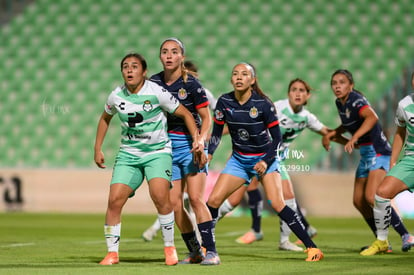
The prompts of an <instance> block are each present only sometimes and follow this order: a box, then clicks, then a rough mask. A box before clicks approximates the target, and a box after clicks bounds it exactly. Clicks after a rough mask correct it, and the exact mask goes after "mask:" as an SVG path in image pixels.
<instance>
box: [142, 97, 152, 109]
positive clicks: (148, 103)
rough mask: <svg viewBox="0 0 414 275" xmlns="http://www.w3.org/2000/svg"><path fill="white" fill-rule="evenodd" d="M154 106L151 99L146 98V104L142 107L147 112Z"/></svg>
mask: <svg viewBox="0 0 414 275" xmlns="http://www.w3.org/2000/svg"><path fill="white" fill-rule="evenodd" d="M152 108H153V107H152V104H151V101H149V100H145V101H144V105H142V109H144V111H145V112H149V111H151V110H152Z"/></svg>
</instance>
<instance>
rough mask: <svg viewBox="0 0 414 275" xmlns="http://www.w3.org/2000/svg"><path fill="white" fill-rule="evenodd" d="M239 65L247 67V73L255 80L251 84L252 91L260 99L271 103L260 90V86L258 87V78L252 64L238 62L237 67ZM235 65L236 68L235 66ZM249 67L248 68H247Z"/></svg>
mask: <svg viewBox="0 0 414 275" xmlns="http://www.w3.org/2000/svg"><path fill="white" fill-rule="evenodd" d="M239 64H243V65H245V66H246V67H248V69H249V71H250V72H251V74H252V76H253V77H254V78H256V81H255V82H254V83H253V84H252V86H251V87H252V90H254V91H256V93H258V94H259V95H260V96H261V97H263V98H265V99H267V100H269V101H270V102H272V101H271V100H270V98H269V97H268V96H267V95H266V94H265V93H264V92H263V90H262V89H261V88H260V86H259V80H258V78H257V73H256V68H255V67H254V66H253V65H252V64H250V63H247V62H240V63H238V64H237V65H239ZM237 65H236V66H237ZM249 67H250V68H249Z"/></svg>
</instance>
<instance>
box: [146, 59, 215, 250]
mask: <svg viewBox="0 0 414 275" xmlns="http://www.w3.org/2000/svg"><path fill="white" fill-rule="evenodd" d="M184 67H185V69H186V70H187V71H188V73H189V74H192V75H193V76H195V77H196V78H197V79H199V73H198V67H197V65H196V64H195V63H194V62H193V61H190V60H185V61H184ZM204 91H205V93H206V96H207V99H208V102H209V105H208V106H209V109H210V111H214V109H215V108H216V103H217V99H216V98H215V97H214V95H213V94H212V93H211V92H210V91H209V90H208V89H206V88H205V87H204ZM183 198H184V205H185V207H186V209H187V211H188V212H189V214H190V218H191V222H192V223H193V226H195V227H196V226H197V222H196V221H195V214H194V211H193V210H192V209H191V206H190V205H189V202H188V193H187V189H184V195H183ZM159 230H161V225H160V222H159V220H158V218H157V219H156V220H155V221H154V223H153V224H152V225H151V226H150V227H148V228H147V229H146V230H145V231H144V233H142V238H143V239H144V240H145V241H146V242H150V241H152V239H153V238H154V237H155V236H156V235H157V232H158V231H159ZM196 233H197V239H198V240H199V241H200V240H201V236H199V234H200V233H199V232H198V230H197V229H196Z"/></svg>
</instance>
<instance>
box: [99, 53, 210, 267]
mask: <svg viewBox="0 0 414 275" xmlns="http://www.w3.org/2000/svg"><path fill="white" fill-rule="evenodd" d="M121 72H122V77H123V79H124V85H122V86H120V87H117V88H116V89H115V90H114V91H112V93H111V94H110V95H109V97H108V100H107V102H106V104H105V110H104V112H103V113H102V115H101V118H100V119H99V123H98V129H97V133H96V140H95V163H96V165H98V167H100V168H105V164H104V163H105V158H104V154H103V152H102V144H103V142H104V139H105V136H106V133H107V130H108V127H109V124H110V122H111V120H112V117H113V116H114V115H115V114H118V116H119V118H120V120H121V130H122V131H121V135H122V137H121V146H120V150H119V153H118V155H117V157H116V162H115V165H114V169H113V174H112V180H111V185H110V190H109V198H108V208H107V211H106V218H105V226H104V232H105V238H106V243H107V247H108V254H107V255H106V257H105V258H104V259H103V260H102V261H101V262H100V264H101V265H112V264H117V263H119V256H118V251H119V241H120V236H121V212H122V208H123V206H124V205H125V203H126V201H127V200H128V198H129V197H132V196H133V195H134V194H135V191H136V190H137V189H138V188H139V187H140V186H141V184H142V182H143V179H144V177H146V179H147V182H148V186H149V193H150V196H151V199H152V200H153V202H154V205H155V207H156V208H157V211H158V218H159V220H160V222H161V228H162V232H163V238H164V254H165V263H166V264H167V265H175V264H177V262H178V258H177V253H176V249H175V246H174V212H173V207H172V205H171V204H170V198H169V194H170V191H169V190H170V180H171V165H172V164H171V163H172V157H171V142H170V140H169V138H168V135H167V118H166V116H165V112H167V113H170V114H174V115H175V116H177V117H180V118H182V119H183V121H184V122H185V125H186V127H188V129H190V132H191V133H193V135H192V136H190V139H191V140H192V150H193V151H198V153H197V155H198V156H197V157H196V159H197V160H199V161H201V158H200V156H201V154H202V153H203V150H202V148H203V144H201V148H200V149H199V148H198V147H200V144H199V137H198V129H197V126H196V124H195V121H194V119H193V116H192V115H191V113H190V112H189V111H188V110H187V109H186V108H185V107H184V106H183V105H181V104H180V103H179V102H178V101H177V100H176V99H175V98H174V97H173V96H172V95H171V94H170V93H168V92H167V91H166V90H165V89H163V88H161V87H160V86H158V85H157V84H155V83H153V82H150V81H147V80H146V73H147V63H146V61H145V59H144V57H143V56H142V55H140V54H137V53H131V54H128V55H126V56H125V57H124V58H123V59H122V61H121Z"/></svg>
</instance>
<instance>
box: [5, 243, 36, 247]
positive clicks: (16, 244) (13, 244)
mask: <svg viewBox="0 0 414 275" xmlns="http://www.w3.org/2000/svg"><path fill="white" fill-rule="evenodd" d="M30 245H35V243H12V244H6V245H2V246H0V247H3V248H4V247H21V246H30Z"/></svg>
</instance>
